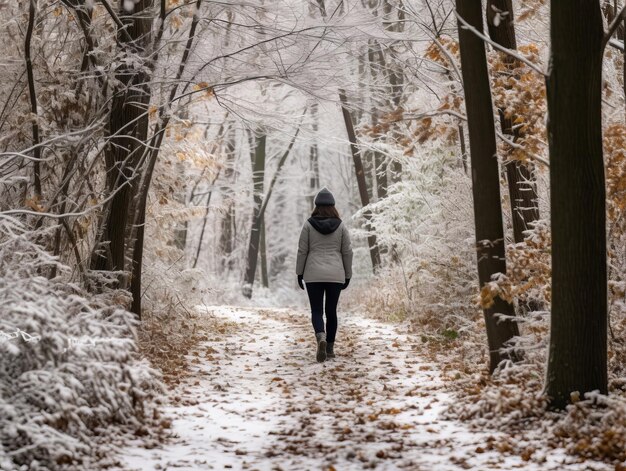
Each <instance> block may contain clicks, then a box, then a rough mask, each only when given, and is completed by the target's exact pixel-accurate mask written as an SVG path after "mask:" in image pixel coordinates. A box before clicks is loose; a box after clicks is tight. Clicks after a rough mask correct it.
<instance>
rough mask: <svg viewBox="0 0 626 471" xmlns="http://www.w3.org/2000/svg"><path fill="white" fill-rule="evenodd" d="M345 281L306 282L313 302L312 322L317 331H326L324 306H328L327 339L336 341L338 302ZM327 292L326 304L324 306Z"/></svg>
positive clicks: (310, 299)
mask: <svg viewBox="0 0 626 471" xmlns="http://www.w3.org/2000/svg"><path fill="white" fill-rule="evenodd" d="M342 286H343V283H306V291H307V293H308V294H309V301H310V303H311V322H313V328H314V329H315V333H316V334H317V333H318V332H324V307H325V308H326V341H327V342H334V341H335V335H336V334H337V303H338V302H339V294H341V287H342ZM324 293H326V306H324Z"/></svg>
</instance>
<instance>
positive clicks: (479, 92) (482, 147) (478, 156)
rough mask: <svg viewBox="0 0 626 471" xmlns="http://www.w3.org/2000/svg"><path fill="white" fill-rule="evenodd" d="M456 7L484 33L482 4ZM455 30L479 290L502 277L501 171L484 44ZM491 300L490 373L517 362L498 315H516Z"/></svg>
mask: <svg viewBox="0 0 626 471" xmlns="http://www.w3.org/2000/svg"><path fill="white" fill-rule="evenodd" d="M456 5H457V11H458V14H459V15H460V16H461V17H462V18H463V19H464V20H465V21H466V22H468V23H469V24H470V25H471V26H473V27H475V28H476V29H477V30H478V31H482V29H483V18H482V6H481V2H477V1H476V0H457V1H456ZM458 31H459V45H460V50H461V67H462V75H463V86H464V90H465V107H466V111H467V122H468V130H469V138H470V139H469V140H470V158H471V167H472V193H473V196H474V220H475V224H476V252H477V260H478V279H479V283H480V287H481V290H482V288H483V287H484V286H485V284H487V283H489V282H490V281H492V277H493V276H494V275H495V274H498V273H502V274H506V261H505V255H504V231H503V225H502V207H501V201H500V172H499V170H498V159H497V156H496V134H495V126H494V121H493V107H492V102H491V90H490V87H489V75H488V71H487V59H486V54H485V45H484V43H483V41H482V40H481V39H480V38H479V37H478V36H476V35H475V34H474V33H472V32H471V31H469V30H467V29H464V28H463V26H462V25H461V24H460V22H459V25H458ZM493 301H494V302H493V304H492V305H491V306H489V307H484V310H483V311H484V316H485V325H486V328H487V341H488V344H489V354H490V366H489V369H490V371H491V372H493V370H494V369H495V368H496V367H497V366H498V364H499V363H500V362H501V361H502V360H505V359H510V360H517V355H515V354H509V353H506V351H505V350H504V348H505V347H506V346H507V343H508V342H509V341H510V340H511V339H512V338H513V337H515V336H517V335H519V329H518V326H517V323H516V322H515V321H512V320H510V319H502V320H501V319H499V315H504V316H509V317H513V316H514V315H515V311H514V309H513V306H512V305H511V303H509V302H507V301H505V300H504V299H502V298H501V297H499V296H496V297H495V298H494V300H493Z"/></svg>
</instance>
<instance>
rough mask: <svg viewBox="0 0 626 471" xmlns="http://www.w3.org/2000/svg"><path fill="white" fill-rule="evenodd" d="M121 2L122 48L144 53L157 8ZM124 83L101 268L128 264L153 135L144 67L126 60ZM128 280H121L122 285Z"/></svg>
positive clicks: (114, 113) (117, 103)
mask: <svg viewBox="0 0 626 471" xmlns="http://www.w3.org/2000/svg"><path fill="white" fill-rule="evenodd" d="M123 3H124V2H123V1H121V2H120V9H119V18H120V20H121V21H122V23H123V24H124V25H125V29H124V31H123V32H122V31H119V32H118V41H119V44H120V47H121V48H122V49H123V50H125V51H127V52H128V53H139V54H141V53H143V51H144V50H145V48H146V46H147V45H148V43H149V41H150V31H151V26H152V17H151V16H149V15H148V16H146V15H145V14H144V13H143V12H144V10H147V9H149V8H151V7H152V0H140V1H139V2H137V3H135V4H134V9H133V11H132V13H130V14H129V13H128V12H127V11H126V9H125V8H124V5H123ZM116 78H117V80H119V83H120V84H121V86H120V88H119V89H118V90H116V92H115V95H114V97H113V100H112V108H111V114H110V118H109V134H110V136H111V137H110V142H109V146H108V149H107V151H106V156H105V157H106V164H107V182H108V184H107V186H108V191H109V193H115V194H114V196H113V198H112V199H111V203H110V206H109V208H108V212H107V214H106V219H105V221H104V227H103V229H102V231H101V232H102V234H101V239H100V240H101V241H102V243H103V245H104V247H101V248H103V249H104V252H105V253H104V254H98V255H96V256H94V257H93V258H92V268H94V269H96V270H119V271H123V270H124V269H125V258H126V254H127V252H126V246H127V241H128V236H129V230H128V225H127V222H128V220H129V219H131V220H132V218H129V215H131V214H132V200H133V196H134V194H135V192H136V189H137V186H138V185H137V181H136V179H135V172H136V170H137V168H136V167H137V164H138V162H139V159H140V157H141V154H142V152H143V151H144V149H145V144H144V143H145V142H146V141H147V137H148V113H147V111H148V103H149V102H150V88H149V86H148V79H149V77H148V75H147V73H146V72H145V68H143V67H139V66H137V67H133V66H132V65H128V64H124V65H122V66H120V67H119V68H118V70H117V71H116ZM125 285H126V283H125V282H124V281H122V280H121V286H122V287H125Z"/></svg>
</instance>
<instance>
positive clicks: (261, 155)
mask: <svg viewBox="0 0 626 471" xmlns="http://www.w3.org/2000/svg"><path fill="white" fill-rule="evenodd" d="M266 139H267V136H266V135H262V136H259V137H257V138H256V145H255V149H254V156H253V161H252V187H253V200H254V207H253V210H252V226H251V228H250V242H249V243H248V256H247V258H246V272H245V275H244V279H243V289H242V293H243V295H244V296H246V297H247V298H251V297H252V286H253V285H254V277H255V275H256V267H257V261H258V258H259V241H260V239H261V224H262V222H263V218H262V217H261V205H262V204H263V181H264V178H265V142H266Z"/></svg>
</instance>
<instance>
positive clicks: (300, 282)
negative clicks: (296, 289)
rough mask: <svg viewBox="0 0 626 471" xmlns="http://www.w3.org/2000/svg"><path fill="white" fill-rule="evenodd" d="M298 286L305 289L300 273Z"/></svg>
mask: <svg viewBox="0 0 626 471" xmlns="http://www.w3.org/2000/svg"><path fill="white" fill-rule="evenodd" d="M298 286H300V289H304V285H303V284H302V275H298Z"/></svg>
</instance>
